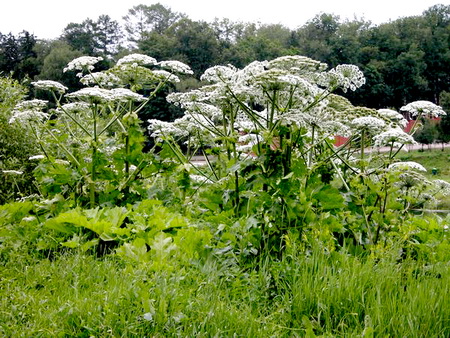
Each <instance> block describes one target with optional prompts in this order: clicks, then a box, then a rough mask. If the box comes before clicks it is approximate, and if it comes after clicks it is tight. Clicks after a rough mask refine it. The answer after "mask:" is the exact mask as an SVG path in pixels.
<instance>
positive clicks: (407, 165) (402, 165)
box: [389, 161, 427, 171]
mask: <svg viewBox="0 0 450 338" xmlns="http://www.w3.org/2000/svg"><path fill="white" fill-rule="evenodd" d="M389 169H395V170H410V169H413V170H417V171H427V169H425V167H424V166H423V165H421V164H420V163H417V162H413V161H407V162H395V163H392V164H391V165H390V166H389Z"/></svg>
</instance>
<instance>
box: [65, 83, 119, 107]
mask: <svg viewBox="0 0 450 338" xmlns="http://www.w3.org/2000/svg"><path fill="white" fill-rule="evenodd" d="M66 97H68V98H71V99H77V100H80V101H86V102H91V103H94V102H95V103H100V102H107V101H109V100H111V98H112V96H111V92H110V91H109V90H107V89H103V88H98V87H93V88H82V89H80V90H78V91H76V92H73V93H70V94H67V95H66Z"/></svg>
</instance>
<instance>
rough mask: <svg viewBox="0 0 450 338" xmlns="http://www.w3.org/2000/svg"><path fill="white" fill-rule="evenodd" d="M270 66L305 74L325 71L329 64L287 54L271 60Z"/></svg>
mask: <svg viewBox="0 0 450 338" xmlns="http://www.w3.org/2000/svg"><path fill="white" fill-rule="evenodd" d="M268 68H271V69H272V68H277V69H284V70H288V71H291V72H293V73H296V74H305V73H310V72H321V71H324V70H325V69H326V68H327V64H326V63H322V62H320V61H316V60H313V59H310V58H308V57H306V56H301V55H287V56H281V57H279V58H276V59H274V60H272V61H269V64H268Z"/></svg>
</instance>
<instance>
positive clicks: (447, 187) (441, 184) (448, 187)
mask: <svg viewBox="0 0 450 338" xmlns="http://www.w3.org/2000/svg"><path fill="white" fill-rule="evenodd" d="M433 184H434V186H435V187H436V188H437V189H438V191H439V193H441V194H443V195H445V196H447V195H450V183H448V182H447V181H444V180H434V181H433Z"/></svg>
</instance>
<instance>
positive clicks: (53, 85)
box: [31, 80, 68, 94]
mask: <svg viewBox="0 0 450 338" xmlns="http://www.w3.org/2000/svg"><path fill="white" fill-rule="evenodd" d="M31 84H32V85H33V86H34V87H36V88H37V89H42V90H51V91H55V92H57V93H60V94H64V93H65V92H66V90H67V89H68V88H67V87H66V86H64V85H62V84H61V83H59V82H56V81H51V80H40V81H36V82H31Z"/></svg>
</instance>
